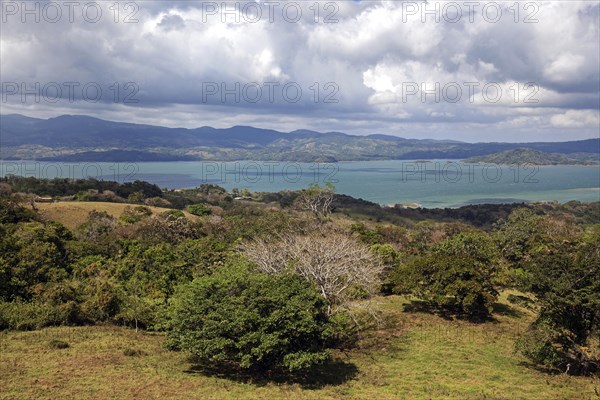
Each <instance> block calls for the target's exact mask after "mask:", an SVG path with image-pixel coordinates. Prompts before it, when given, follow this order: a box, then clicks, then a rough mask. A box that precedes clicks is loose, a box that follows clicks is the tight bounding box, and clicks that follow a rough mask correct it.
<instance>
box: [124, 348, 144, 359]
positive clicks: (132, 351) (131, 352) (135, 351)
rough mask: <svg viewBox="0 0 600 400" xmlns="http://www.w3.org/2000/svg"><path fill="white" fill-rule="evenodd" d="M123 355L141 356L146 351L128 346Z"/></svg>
mask: <svg viewBox="0 0 600 400" xmlns="http://www.w3.org/2000/svg"><path fill="white" fill-rule="evenodd" d="M123 355H124V356H127V357H139V356H143V355H144V352H143V351H141V350H138V349H132V348H130V347H128V348H126V349H125V350H123Z"/></svg>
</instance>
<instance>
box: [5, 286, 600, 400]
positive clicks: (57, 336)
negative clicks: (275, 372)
mask: <svg viewBox="0 0 600 400" xmlns="http://www.w3.org/2000/svg"><path fill="white" fill-rule="evenodd" d="M506 294H507V293H504V295H503V296H502V297H501V299H500V301H499V303H498V304H497V306H496V312H495V314H494V317H495V319H496V321H495V322H494V323H486V324H472V323H466V322H462V321H450V320H446V319H444V318H441V317H438V316H434V315H430V314H424V313H419V312H407V311H404V305H406V304H407V303H408V302H407V301H406V300H405V299H404V298H402V297H398V296H390V297H380V298H377V299H375V300H374V301H373V304H372V305H373V306H374V308H375V309H377V310H379V311H380V312H381V320H382V326H381V327H380V328H379V329H371V330H369V331H368V332H367V336H366V337H365V338H364V339H363V340H362V342H361V345H360V347H359V348H358V349H356V350H353V351H351V352H349V353H346V354H341V353H340V354H337V355H336V361H335V364H334V366H330V367H329V369H328V370H327V373H326V374H324V375H323V376H321V378H320V380H317V381H313V382H309V383H307V382H295V383H290V382H281V381H278V380H277V379H273V380H264V381H254V382H252V381H249V380H245V379H244V378H240V377H238V378H237V379H236V380H232V379H225V378H223V377H219V376H207V375H205V374H200V373H198V372H197V371H195V370H194V366H193V364H190V362H189V361H188V360H187V358H186V356H185V355H184V354H182V353H176V352H170V351H167V350H166V349H165V348H164V347H163V340H164V337H163V336H162V335H161V334H155V333H148V332H139V333H136V332H135V331H133V330H131V329H127V328H120V327H115V326H105V327H101V326H96V327H62V328H47V329H43V330H41V331H35V332H9V333H2V334H1V335H0V349H1V354H2V357H1V358H0V372H1V373H2V376H3V379H2V380H0V393H1V394H0V398H1V399H15V400H19V399H52V400H54V399H63V400H70V399H88V398H90V399H91V398H95V399H165V400H166V399H270V400H274V399H340V398H349V399H378V400H385V399H461V400H467V399H497V400H500V399H507V400H508V399H510V400H517V399H539V400H550V399H573V400H575V399H577V400H587V399H598V398H599V396H598V392H599V391H600V383H599V382H598V381H597V380H593V379H591V378H578V377H570V376H565V375H548V374H546V373H543V372H538V371H536V370H535V369H532V368H531V367H530V366H528V365H527V364H526V363H525V362H524V360H523V359H521V358H520V357H519V356H517V355H515V354H514V353H513V342H514V338H515V336H516V335H518V334H519V333H520V332H521V331H522V330H523V329H525V328H526V326H527V323H528V322H529V321H530V320H531V318H532V317H533V315H532V313H531V312H530V311H528V310H525V309H522V308H519V307H517V306H515V305H512V304H509V303H508V302H507V301H506ZM51 340H63V341H66V342H67V343H69V345H70V347H69V348H67V349H62V350H59V349H53V348H51V346H49V341H51ZM127 350H129V351H131V350H137V351H138V353H139V354H138V355H135V356H127V355H125V353H124V352H126V351H127Z"/></svg>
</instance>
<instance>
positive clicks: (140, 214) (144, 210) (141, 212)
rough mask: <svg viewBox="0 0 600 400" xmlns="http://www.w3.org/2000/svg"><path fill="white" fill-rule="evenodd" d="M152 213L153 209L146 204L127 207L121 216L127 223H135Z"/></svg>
mask: <svg viewBox="0 0 600 400" xmlns="http://www.w3.org/2000/svg"><path fill="white" fill-rule="evenodd" d="M151 215H152V210H150V209H149V208H148V207H146V206H136V207H131V206H127V207H125V210H124V211H123V214H122V215H121V216H120V217H119V219H120V220H121V221H123V222H124V223H126V224H135V223H136V222H140V221H142V220H144V219H146V218H148V217H149V216H151Z"/></svg>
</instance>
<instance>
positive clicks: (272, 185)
mask: <svg viewBox="0 0 600 400" xmlns="http://www.w3.org/2000/svg"><path fill="white" fill-rule="evenodd" d="M8 174H14V175H21V176H34V177H38V178H55V177H63V178H82V177H94V178H98V179H105V180H115V181H118V182H126V181H132V180H144V181H149V182H152V183H156V184H157V185H159V186H160V187H167V188H170V189H174V188H190V187H195V186H198V185H200V184H202V183H214V184H217V185H220V186H223V187H225V188H227V189H229V190H231V189H232V188H239V189H243V188H247V189H249V190H251V191H264V192H277V191H280V190H285V189H292V190H293V189H302V188H305V187H307V186H308V185H309V184H310V183H313V182H314V183H318V184H320V185H323V184H325V183H333V184H334V185H335V187H336V191H337V192H338V193H343V194H348V195H350V196H353V197H356V198H362V199H365V200H369V201H373V202H376V203H380V204H395V203H418V204H421V205H422V206H424V207H457V206H461V205H464V204H477V203H494V202H515V201H559V202H567V201H569V200H579V201H583V202H590V201H600V167H598V166H543V167H524V166H520V167H517V166H508V165H503V166H495V165H475V164H466V163H463V162H460V161H455V160H432V161H427V162H419V161H399V160H392V161H356V162H340V163H337V164H311V163H289V162H263V161H240V162H226V163H223V162H196V161H195V162H140V163H62V162H35V161H4V162H2V163H0V176H5V175H8Z"/></svg>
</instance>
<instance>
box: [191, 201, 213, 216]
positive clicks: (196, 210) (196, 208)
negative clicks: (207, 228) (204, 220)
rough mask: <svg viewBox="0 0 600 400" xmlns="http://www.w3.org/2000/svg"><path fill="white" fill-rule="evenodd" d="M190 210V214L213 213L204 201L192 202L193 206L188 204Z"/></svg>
mask: <svg viewBox="0 0 600 400" xmlns="http://www.w3.org/2000/svg"><path fill="white" fill-rule="evenodd" d="M188 211H189V212H190V214H193V215H198V216H203V215H210V213H211V211H210V209H209V208H208V207H206V206H205V205H204V204H202V203H198V204H192V205H191V206H188Z"/></svg>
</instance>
